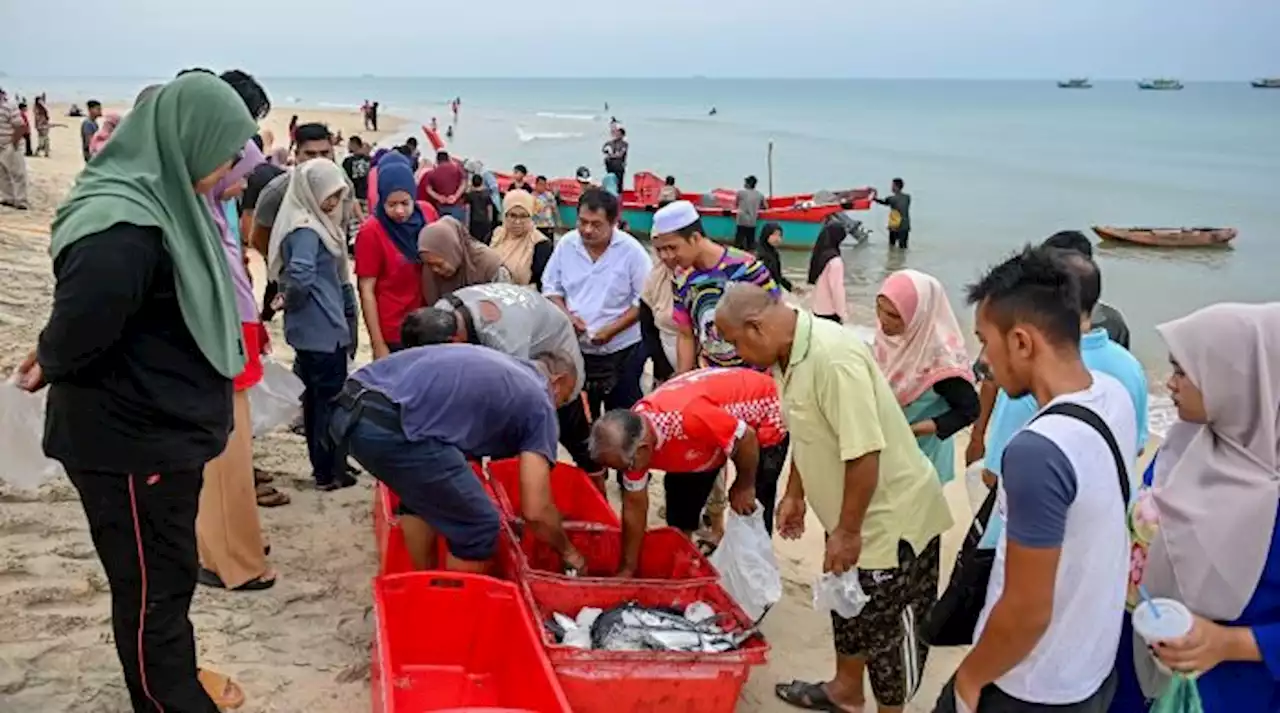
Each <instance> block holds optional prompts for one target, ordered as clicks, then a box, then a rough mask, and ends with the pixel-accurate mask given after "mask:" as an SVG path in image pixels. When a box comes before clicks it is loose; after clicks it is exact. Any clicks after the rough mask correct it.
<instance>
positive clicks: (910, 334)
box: [874, 270, 978, 484]
mask: <svg viewBox="0 0 1280 713" xmlns="http://www.w3.org/2000/svg"><path fill="white" fill-rule="evenodd" d="M876 316H877V317H878V318H879V330H878V331H877V332H876V339H875V348H874V352H875V356H876V362H877V363H878V364H879V365H880V369H881V371H883V372H884V374H885V378H887V379H888V380H889V386H891V387H892V388H893V393H894V396H896V397H897V398H898V404H900V405H901V406H902V410H903V412H904V413H905V414H906V417H907V423H910V424H911V432H912V433H914V434H916V442H917V443H918V444H919V445H920V450H922V451H924V454H925V455H926V456H928V458H929V460H930V461H931V462H932V463H933V467H934V468H935V469H936V470H937V471H938V479H939V480H941V481H942V482H943V483H944V484H945V483H949V482H951V479H952V478H954V477H955V470H956V464H955V456H956V448H955V444H954V443H953V442H952V440H951V437H952V436H954V435H955V434H957V433H959V432H960V431H961V430H963V429H964V428H966V427H967V426H968V425H969V424H971V423H973V422H974V420H975V419H977V417H978V394H977V392H976V391H974V387H973V370H972V369H971V368H970V364H971V361H970V359H969V355H968V352H967V351H966V350H965V346H964V333H963V332H961V331H960V323H959V322H957V321H956V315H955V313H954V312H952V310H951V303H950V302H948V301H947V293H946V291H945V289H943V287H942V283H941V282H939V281H938V279H937V278H935V277H933V276H932V275H926V274H925V273H923V272H917V271H916V270H900V271H898V272H895V273H893V274H892V275H890V276H889V278H888V279H887V280H885V281H884V284H883V285H881V286H880V294H879V295H877V296H876Z"/></svg>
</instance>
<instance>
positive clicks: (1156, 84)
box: [1138, 79, 1182, 92]
mask: <svg viewBox="0 0 1280 713" xmlns="http://www.w3.org/2000/svg"><path fill="white" fill-rule="evenodd" d="M1138 88H1139V89H1152V90H1156V91H1165V92H1176V91H1178V90H1179V89H1182V82H1179V81H1178V80H1176V79H1144V80H1142V81H1141V82H1138Z"/></svg>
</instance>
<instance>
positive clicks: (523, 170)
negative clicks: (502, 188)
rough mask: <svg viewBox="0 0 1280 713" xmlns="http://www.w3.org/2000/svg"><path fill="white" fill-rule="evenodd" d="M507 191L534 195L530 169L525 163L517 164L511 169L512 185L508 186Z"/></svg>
mask: <svg viewBox="0 0 1280 713" xmlns="http://www.w3.org/2000/svg"><path fill="white" fill-rule="evenodd" d="M507 191H508V192H510V191H525V192H526V193H533V186H531V185H529V169H528V167H526V166H525V165H524V164H523V163H517V164H516V165H515V167H514V168H512V169H511V183H510V184H509V185H508V186H507Z"/></svg>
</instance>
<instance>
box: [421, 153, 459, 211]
mask: <svg viewBox="0 0 1280 713" xmlns="http://www.w3.org/2000/svg"><path fill="white" fill-rule="evenodd" d="M466 190H467V174H466V172H465V171H464V170H463V169H462V166H459V165H458V162H457V161H454V160H453V159H451V158H450V157H449V152H448V151H437V152H436V166H435V168H433V169H431V170H430V171H427V172H426V173H424V174H422V179H421V180H419V181H418V200H420V201H427V202H428V203H430V204H431V205H433V206H435V207H436V210H438V211H440V215H442V216H444V215H447V216H452V217H453V218H455V219H456V220H458V221H459V222H461V221H465V220H467V215H466V206H465V205H464V204H463V202H462V195H463V193H465V192H466Z"/></svg>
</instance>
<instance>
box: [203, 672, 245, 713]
mask: <svg viewBox="0 0 1280 713" xmlns="http://www.w3.org/2000/svg"><path fill="white" fill-rule="evenodd" d="M196 678H197V679H199V681H200V685H201V686H202V687H204V692H205V693H206V694H208V696H209V697H210V698H212V699H213V704H214V705H215V706H217V707H218V710H224V711H225V710H234V709H236V708H239V707H240V706H242V705H244V691H243V690H242V689H241V688H240V686H238V685H236V682H235V681H232V680H231V677H230V676H227V675H225V674H221V673H218V672H216V671H210V670H209V669H207V668H200V669H196Z"/></svg>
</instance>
